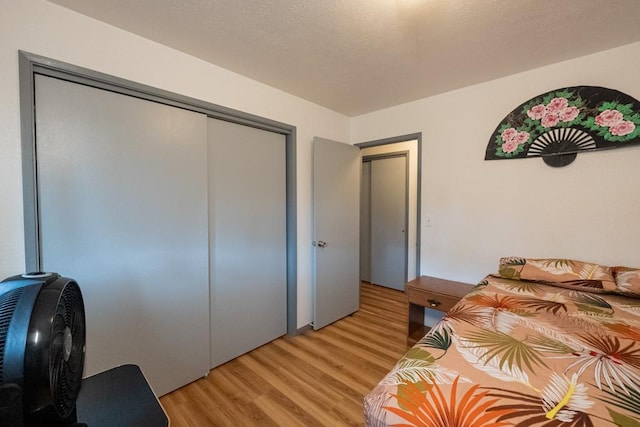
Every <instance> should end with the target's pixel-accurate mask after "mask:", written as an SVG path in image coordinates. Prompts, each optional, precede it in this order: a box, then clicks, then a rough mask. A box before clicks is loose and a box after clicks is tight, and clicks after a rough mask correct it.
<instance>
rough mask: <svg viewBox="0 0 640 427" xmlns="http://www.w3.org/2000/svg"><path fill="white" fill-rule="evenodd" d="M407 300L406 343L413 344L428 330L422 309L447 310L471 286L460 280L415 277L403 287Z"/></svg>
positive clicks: (468, 290) (467, 291)
mask: <svg viewBox="0 0 640 427" xmlns="http://www.w3.org/2000/svg"><path fill="white" fill-rule="evenodd" d="M404 289H405V292H406V294H407V299H408V302H409V313H408V315H409V316H408V317H409V319H408V320H409V322H408V325H407V344H408V345H413V344H415V343H416V341H418V340H419V339H420V338H422V337H423V336H424V334H426V333H427V332H428V331H429V327H428V326H425V325H424V309H425V307H426V308H431V309H434V310H438V311H442V312H445V313H446V312H447V311H449V310H451V308H452V307H453V306H454V305H456V304H457V303H458V301H460V300H461V299H462V298H463V297H464V296H465V295H466V294H467V293H469V292H471V290H472V287H471V286H469V285H466V284H464V283H461V282H454V281H452V280H445V279H438V278H435V277H429V276H420V277H416V278H415V279H414V280H412V281H410V282H408V283H407V284H406V285H405V287H404Z"/></svg>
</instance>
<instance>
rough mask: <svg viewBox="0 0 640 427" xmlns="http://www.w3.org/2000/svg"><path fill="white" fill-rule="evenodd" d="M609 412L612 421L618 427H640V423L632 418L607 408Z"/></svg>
mask: <svg viewBox="0 0 640 427" xmlns="http://www.w3.org/2000/svg"><path fill="white" fill-rule="evenodd" d="M607 411H609V415H611V420H613V422H614V423H615V425H617V426H618V427H640V422H638V421H637V420H635V419H633V418H631V417H628V416H626V415H624V414H620V413H618V412H616V411H614V410H613V409H611V408H607Z"/></svg>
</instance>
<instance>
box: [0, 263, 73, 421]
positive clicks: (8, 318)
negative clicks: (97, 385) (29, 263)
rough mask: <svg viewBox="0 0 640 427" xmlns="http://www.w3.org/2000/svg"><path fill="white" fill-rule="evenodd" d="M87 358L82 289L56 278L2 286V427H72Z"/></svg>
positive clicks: (40, 276) (32, 277) (36, 276)
mask: <svg viewBox="0 0 640 427" xmlns="http://www.w3.org/2000/svg"><path fill="white" fill-rule="evenodd" d="M84 354H85V315H84V302H83V300H82V293H81V292H80V287H79V286H78V284H77V283H76V282H75V281H74V280H73V279H69V278H66V277H61V276H60V275H59V274H57V273H29V274H23V275H20V276H13V277H9V278H7V279H5V280H3V281H2V282H0V426H17V427H22V426H29V427H31V426H36V427H40V426H56V427H57V426H71V425H79V424H76V423H77V420H76V400H77V398H78V393H79V391H80V385H81V382H82V372H83V369H84Z"/></svg>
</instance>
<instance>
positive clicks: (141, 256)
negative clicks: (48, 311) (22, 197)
mask: <svg viewBox="0 0 640 427" xmlns="http://www.w3.org/2000/svg"><path fill="white" fill-rule="evenodd" d="M35 98H36V101H35V105H36V144H37V173H38V186H39V187H38V197H39V210H40V229H41V242H40V244H41V249H42V267H43V269H44V270H45V271H56V272H59V273H60V274H62V275H64V276H68V277H72V278H74V279H76V280H77V281H78V284H79V285H80V288H81V290H82V293H83V296H84V302H85V311H86V319H87V345H86V351H87V353H86V363H85V375H91V374H95V373H97V372H100V371H104V370H107V369H110V368H112V367H114V366H118V365H122V364H127V363H133V364H137V365H139V366H140V367H141V368H142V371H143V372H144V374H145V376H146V377H147V378H148V380H149V382H150V383H151V385H152V387H153V389H154V391H155V392H156V393H158V394H159V395H162V394H165V393H167V392H169V391H171V390H173V389H175V388H178V387H180V386H182V385H184V384H186V383H189V382H191V381H193V380H195V379H197V378H199V377H202V376H203V375H204V374H206V372H207V371H208V368H209V304H208V296H209V289H208V242H207V227H208V226H207V166H206V161H207V160H206V159H207V151H206V150H207V147H206V141H207V122H206V116H204V115H203V114H199V113H194V112H190V111H186V110H183V109H179V108H174V107H170V106H166V105H162V104H158V103H155V102H150V101H144V100H141V99H138V98H134V97H130V96H126V95H120V94H115V93H113V92H109V91H105V90H100V89H95V88H92V87H88V86H84V85H81V84H76V83H70V82H66V81H63V80H58V79H55V78H51V77H43V76H37V77H36V82H35ZM114 392H118V391H114Z"/></svg>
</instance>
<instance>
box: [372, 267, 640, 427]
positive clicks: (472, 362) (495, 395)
mask: <svg viewBox="0 0 640 427" xmlns="http://www.w3.org/2000/svg"><path fill="white" fill-rule="evenodd" d="M639 341H640V269H632V268H625V267H606V266H600V265H596V264H591V263H585V262H581V261H572V260H560V259H525V258H517V257H509V258H503V259H501V260H500V265H499V273H498V274H497V275H489V276H487V277H486V278H485V279H484V280H482V281H481V282H480V283H479V284H478V285H477V286H476V287H474V288H473V290H472V292H471V293H470V294H468V295H467V296H466V297H465V298H463V299H462V300H461V301H460V302H459V303H458V304H457V305H455V306H454V307H453V308H452V309H451V310H450V311H449V312H448V313H447V314H446V315H445V316H444V318H443V319H442V320H441V321H440V322H439V323H438V324H437V325H436V326H434V327H433V328H432V329H431V330H430V331H429V333H428V334H427V335H426V336H425V337H424V338H422V339H421V340H420V341H418V343H417V344H416V345H415V346H414V347H412V348H411V349H410V350H409V351H408V352H407V353H406V354H405V355H404V356H403V357H402V359H401V360H400V361H399V362H398V363H397V364H396V366H395V367H394V368H393V369H392V370H391V372H389V374H387V375H386V376H385V377H384V378H383V379H382V380H381V381H380V383H379V384H378V385H377V386H376V387H375V388H374V389H373V390H372V391H371V392H370V393H369V394H368V395H367V396H365V401H364V407H365V409H364V410H365V422H366V424H367V425H368V426H392V425H403V426H414V425H417V426H423V425H424V426H443V427H444V426H470V427H471V426H473V427H483V426H511V425H515V426H548V427H551V426H576V427H578V426H640V344H639Z"/></svg>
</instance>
